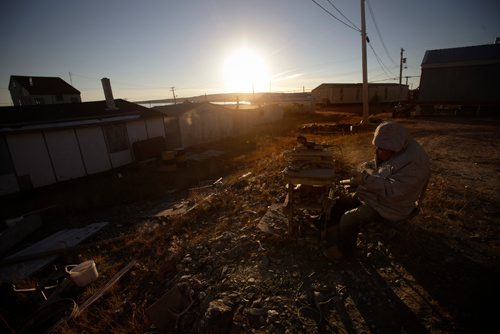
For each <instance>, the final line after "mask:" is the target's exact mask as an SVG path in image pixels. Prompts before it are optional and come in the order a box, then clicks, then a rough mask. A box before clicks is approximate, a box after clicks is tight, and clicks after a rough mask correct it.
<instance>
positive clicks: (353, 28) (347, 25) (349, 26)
mask: <svg viewBox="0 0 500 334" xmlns="http://www.w3.org/2000/svg"><path fill="white" fill-rule="evenodd" d="M311 1H312V2H314V3H315V4H316V5H317V6H318V7H319V8H321V9H323V10H324V11H325V12H327V13H328V15H330V16H331V17H333V18H334V19H335V20H337V21H339V22H340V23H342V24H343V25H345V26H346V27H348V28H350V29H352V30H355V31H357V32H360V31H361V30H359V29H358V28H356V27H353V26H351V25H349V24H347V23H345V22H344V21H342V20H341V19H339V18H338V17H336V16H335V15H333V14H332V13H331V12H330V11H329V10H328V9H326V8H325V7H323V6H321V5H320V4H319V3H317V2H316V0H311Z"/></svg>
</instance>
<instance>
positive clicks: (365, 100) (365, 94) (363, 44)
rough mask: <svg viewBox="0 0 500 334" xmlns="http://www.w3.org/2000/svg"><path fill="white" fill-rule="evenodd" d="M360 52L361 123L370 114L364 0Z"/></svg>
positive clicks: (362, 3) (365, 121) (363, 4)
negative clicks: (361, 63) (361, 73)
mask: <svg viewBox="0 0 500 334" xmlns="http://www.w3.org/2000/svg"><path fill="white" fill-rule="evenodd" d="M361 52H362V62H363V124H365V125H366V124H367V123H368V115H369V114H370V111H369V106H368V73H367V67H368V66H367V63H366V22H365V0H361Z"/></svg>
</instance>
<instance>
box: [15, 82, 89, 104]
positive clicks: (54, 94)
mask: <svg viewBox="0 0 500 334" xmlns="http://www.w3.org/2000/svg"><path fill="white" fill-rule="evenodd" d="M9 91H10V96H11V98H12V103H13V104H14V105H15V106H29V105H38V104H59V103H80V102H82V99H81V96H80V91H79V90H77V89H76V88H74V87H73V86H71V85H70V84H68V83H67V82H66V81H64V80H63V79H61V78H59V77H34V76H20V75H12V76H11V77H10V80H9Z"/></svg>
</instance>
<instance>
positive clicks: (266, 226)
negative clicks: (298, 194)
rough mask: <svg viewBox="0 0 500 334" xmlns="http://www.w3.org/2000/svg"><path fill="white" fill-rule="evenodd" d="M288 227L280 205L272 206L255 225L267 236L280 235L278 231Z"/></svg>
mask: <svg viewBox="0 0 500 334" xmlns="http://www.w3.org/2000/svg"><path fill="white" fill-rule="evenodd" d="M287 226H288V218H287V216H286V215H285V214H284V213H283V205H282V204H272V205H270V206H269V208H268V209H267V211H266V213H265V214H264V216H263V217H262V218H261V219H260V221H259V223H258V224H257V228H258V229H259V230H261V231H262V232H265V233H269V234H280V233H279V232H278V231H276V230H279V229H282V228H286V227H287Z"/></svg>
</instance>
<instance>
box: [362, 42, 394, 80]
mask: <svg viewBox="0 0 500 334" xmlns="http://www.w3.org/2000/svg"><path fill="white" fill-rule="evenodd" d="M368 45H369V46H370V49H371V50H372V52H373V54H374V55H375V59H377V62H378V63H379V65H380V68H381V69H382V70H383V71H384V72H385V74H387V75H388V76H391V75H392V76H394V73H392V71H391V70H390V69H389V67H387V66H386V65H385V64H384V62H383V61H382V59H380V57H379V55H378V54H377V52H375V49H374V48H373V46H372V44H371V43H368ZM387 72H389V73H387Z"/></svg>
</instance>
